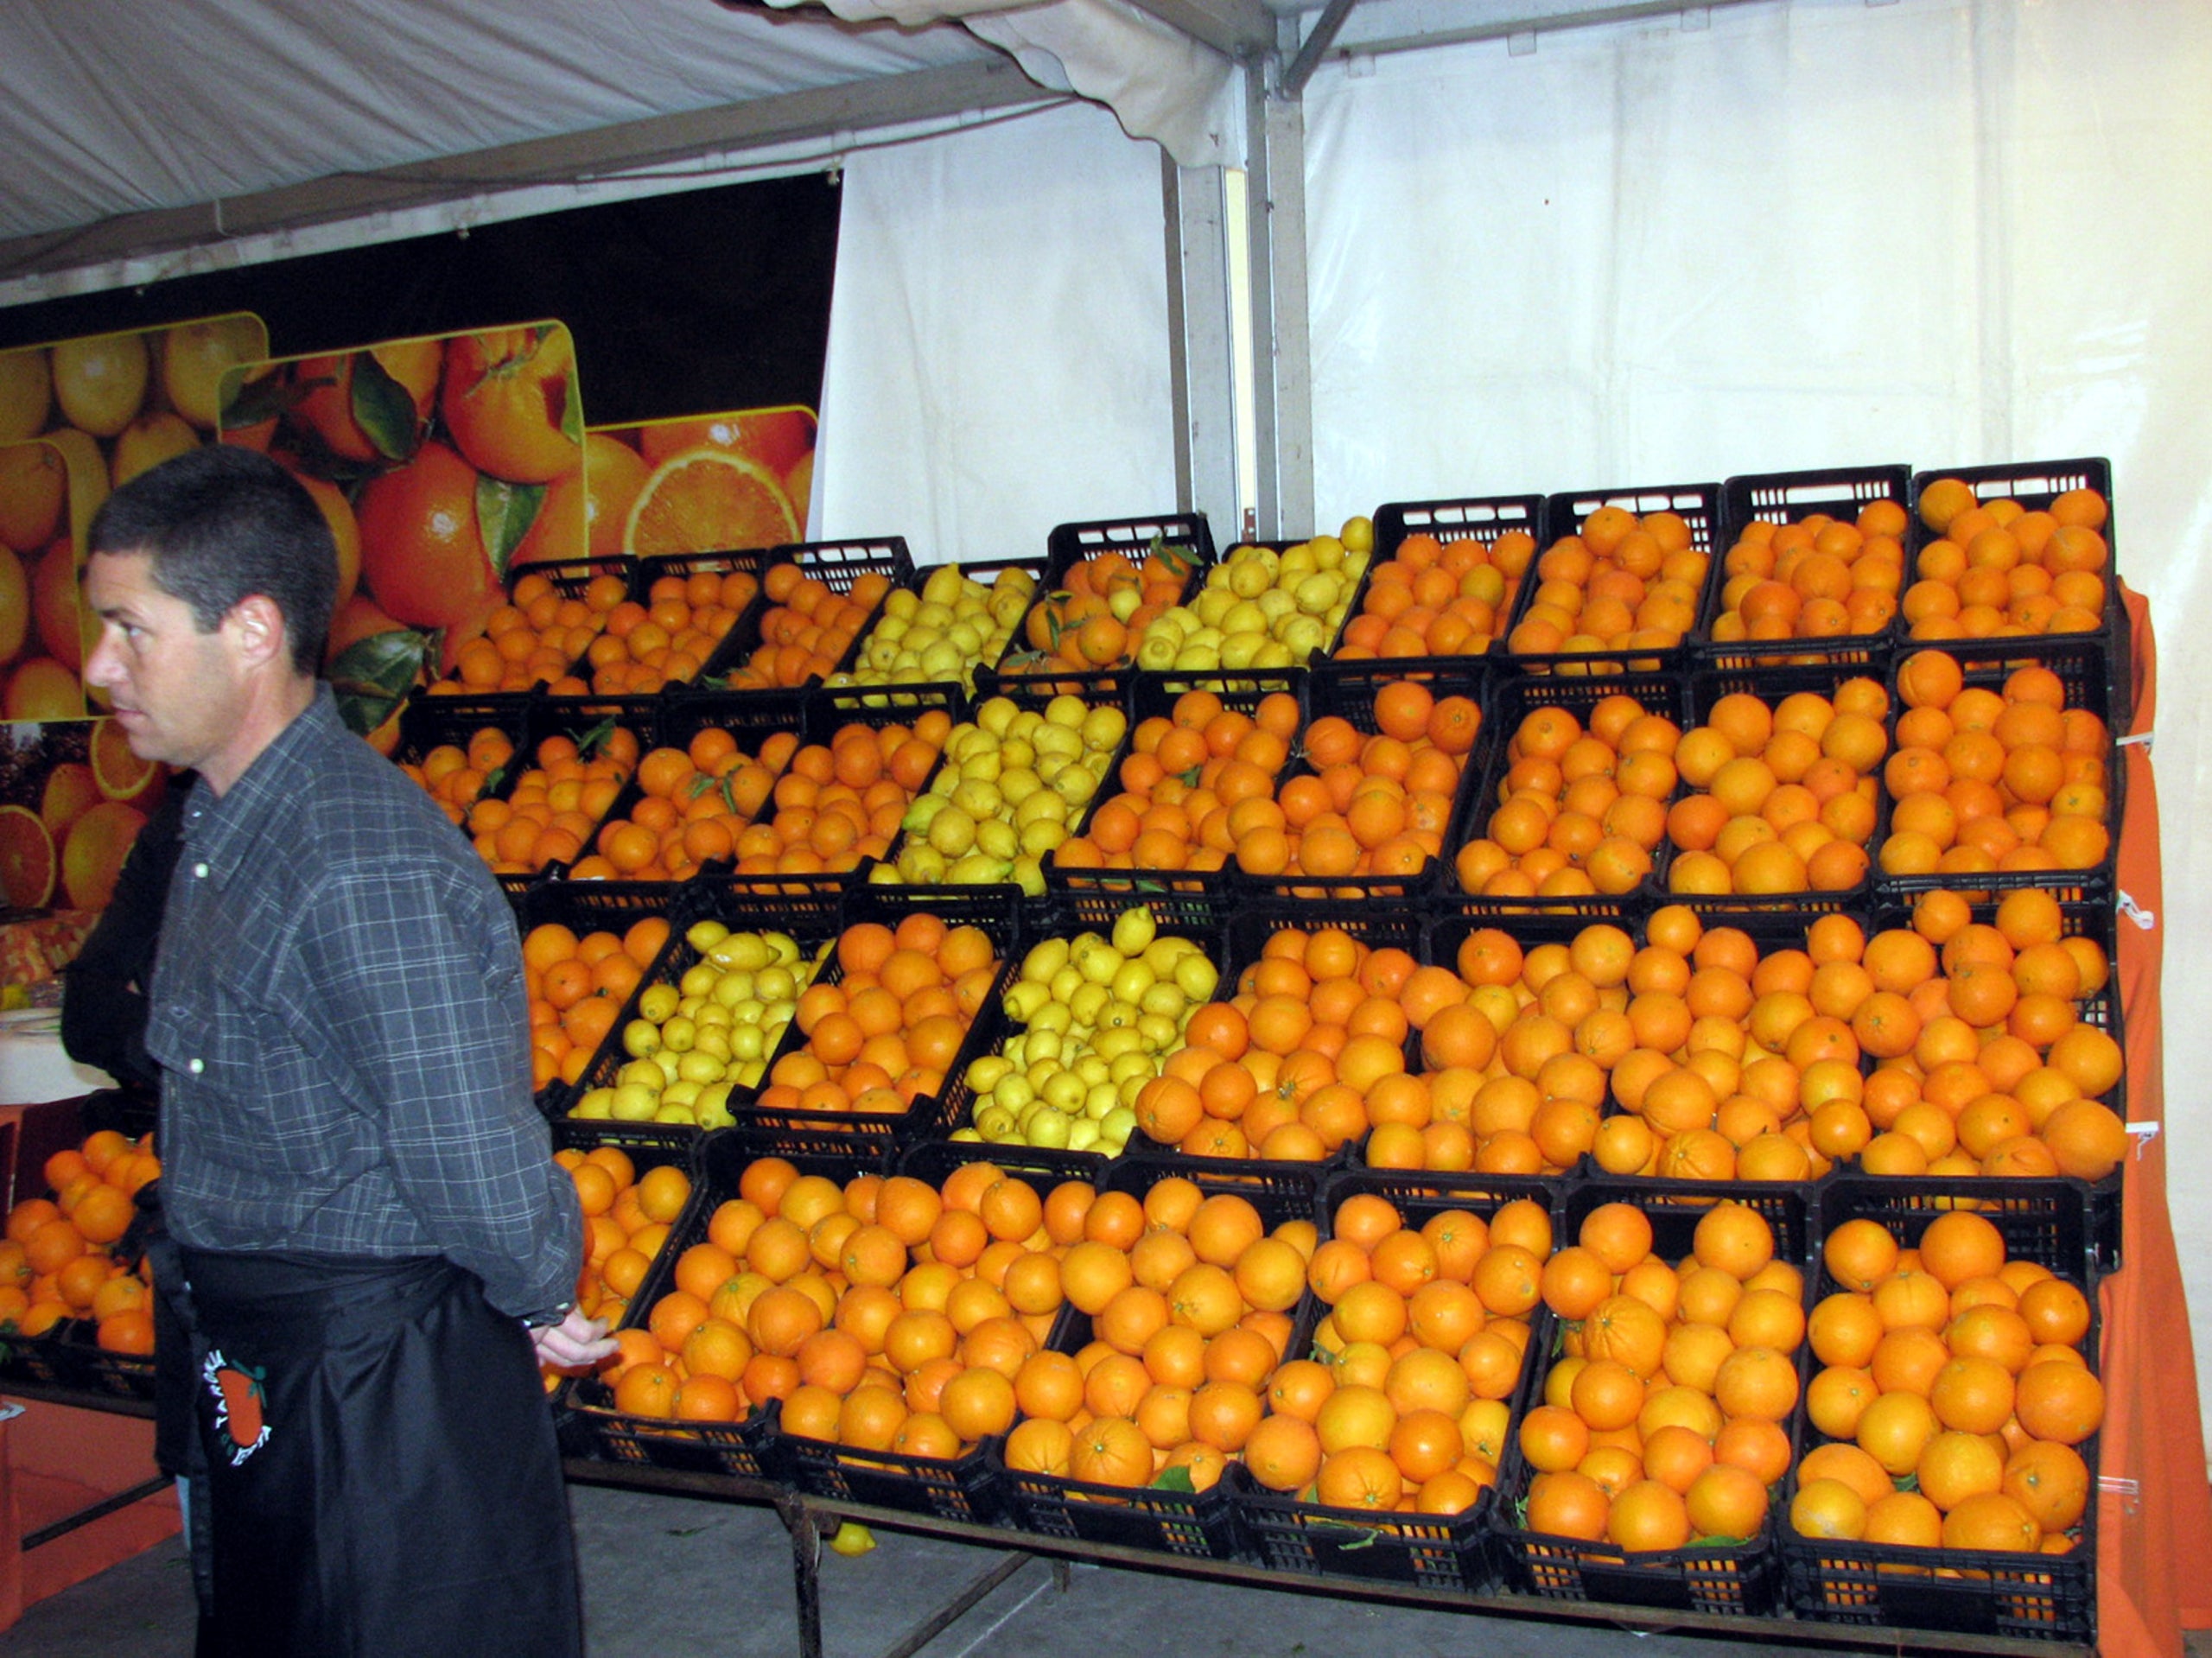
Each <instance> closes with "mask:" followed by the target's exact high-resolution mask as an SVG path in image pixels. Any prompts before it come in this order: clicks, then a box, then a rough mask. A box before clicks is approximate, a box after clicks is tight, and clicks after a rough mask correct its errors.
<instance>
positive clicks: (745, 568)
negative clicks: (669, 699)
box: [634, 550, 768, 685]
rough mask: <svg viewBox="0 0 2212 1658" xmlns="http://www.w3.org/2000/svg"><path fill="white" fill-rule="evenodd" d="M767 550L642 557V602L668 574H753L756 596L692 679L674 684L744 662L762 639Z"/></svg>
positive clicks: (639, 581) (639, 580) (679, 682)
mask: <svg viewBox="0 0 2212 1658" xmlns="http://www.w3.org/2000/svg"><path fill="white" fill-rule="evenodd" d="M767 564H768V556H767V554H766V553H765V552H761V551H757V550H756V551H747V552H719V553H663V554H660V555H658V556H655V557H652V558H645V559H640V560H639V561H638V578H637V586H636V589H635V594H634V596H635V597H636V598H637V600H638V601H639V603H640V604H648V603H650V602H651V596H652V590H653V588H654V586H655V584H656V583H658V581H661V579H662V578H663V577H664V576H676V577H678V578H689V577H691V576H694V575H714V576H722V575H732V574H734V573H737V572H740V571H741V572H743V573H744V574H745V575H749V576H751V577H752V578H753V596H752V597H751V598H749V599H747V600H746V601H745V602H744V603H743V604H742V605H741V606H739V607H738V612H737V619H736V620H734V621H733V622H732V623H731V624H730V625H729V626H728V627H727V628H725V629H723V630H722V634H721V638H718V639H716V640H715V642H714V644H713V645H710V646H709V648H708V651H707V654H706V656H705V657H703V658H702V659H701V661H700V664H699V670H698V672H697V673H696V674H695V675H693V676H692V677H691V678H690V679H688V680H672V681H671V682H670V683H671V684H675V685H685V684H690V683H695V682H696V681H697V680H701V679H704V678H707V677H709V676H712V675H719V674H721V673H724V672H727V671H728V670H729V668H730V667H731V666H733V665H734V664H737V663H741V662H742V661H744V660H745V658H746V657H747V656H749V655H751V654H752V652H753V648H754V647H755V646H757V645H759V644H760V618H761V617H762V616H764V615H766V613H767V610H768V589H767V585H766V582H765V581H763V580H762V577H763V576H764V575H766V572H767Z"/></svg>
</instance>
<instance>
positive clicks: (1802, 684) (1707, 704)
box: [1652, 657, 1897, 919]
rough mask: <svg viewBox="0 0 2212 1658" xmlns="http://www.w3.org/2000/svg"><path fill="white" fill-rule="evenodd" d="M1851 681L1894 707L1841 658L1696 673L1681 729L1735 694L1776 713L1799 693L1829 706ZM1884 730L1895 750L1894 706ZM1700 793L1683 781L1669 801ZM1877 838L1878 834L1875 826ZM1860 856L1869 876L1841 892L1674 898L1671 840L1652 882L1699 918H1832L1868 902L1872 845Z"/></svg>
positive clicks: (1876, 778)
mask: <svg viewBox="0 0 2212 1658" xmlns="http://www.w3.org/2000/svg"><path fill="white" fill-rule="evenodd" d="M1853 679H1870V680H1872V682H1873V683H1875V684H1877V685H1881V686H1883V689H1884V690H1885V694H1886V695H1887V696H1889V698H1890V700H1891V703H1892V704H1894V703H1895V701H1896V692H1895V691H1894V690H1893V689H1890V687H1889V686H1888V685H1887V684H1885V680H1884V677H1883V676H1882V675H1880V674H1879V673H1873V674H1870V673H1869V672H1867V671H1866V664H1862V663H1859V662H1855V661H1851V660H1847V659H1844V658H1841V657H1836V658H1831V659H1829V660H1827V661H1823V662H1820V663H1815V664H1797V665H1793V666H1789V667H1780V668H1728V669H1716V670H1706V671H1702V672H1695V673H1693V674H1691V676H1690V677H1689V721H1688V724H1686V725H1685V727H1684V729H1685V731H1686V732H1687V731H1688V729H1690V728H1691V727H1695V726H1700V725H1702V724H1704V723H1705V722H1706V721H1707V717H1708V716H1709V715H1711V714H1712V712H1713V706H1714V705H1715V704H1716V703H1718V702H1719V701H1720V699H1721V698H1722V697H1724V696H1735V695H1738V694H1741V695H1745V696H1754V697H1757V698H1758V700H1759V701H1760V702H1764V703H1765V704H1766V705H1767V707H1768V708H1779V707H1780V706H1781V705H1782V703H1783V702H1784V701H1785V700H1787V699H1788V698H1789V697H1791V696H1796V695H1798V694H1799V693H1801V692H1810V693H1812V694H1814V695H1815V696H1821V697H1825V698H1827V699H1828V700H1829V701H1830V702H1833V701H1834V697H1835V694H1836V692H1837V691H1838V690H1840V689H1841V688H1842V687H1843V685H1844V684H1845V683H1847V682H1848V681H1851V680H1853ZM1885 729H1886V732H1887V735H1888V741H1889V743H1890V745H1891V747H1893V746H1894V745H1895V742H1896V736H1897V721H1896V709H1895V708H1894V706H1892V707H1891V709H1890V714H1889V717H1888V719H1887V721H1885ZM1890 752H1891V748H1888V747H1885V750H1884V753H1883V758H1884V759H1885V761H1886V759H1888V756H1889V753H1890ZM1868 775H1870V776H1871V777H1872V779H1873V784H1874V788H1875V791H1876V799H1877V803H1878V801H1879V797H1880V789H1881V772H1879V770H1877V771H1875V772H1872V773H1869V774H1868ZM1700 792H1703V791H1699V790H1694V789H1693V788H1692V787H1691V786H1690V785H1689V783H1688V781H1687V780H1683V781H1681V782H1679V783H1677V784H1676V785H1675V793H1674V795H1673V797H1672V800H1676V801H1678V800H1681V799H1683V798H1685V797H1688V796H1689V795H1691V794H1694V793H1700ZM1670 804H1671V801H1670ZM1878 810H1879V807H1878V804H1877V811H1878ZM1877 833H1878V829H1877ZM1860 850H1862V851H1864V852H1865V853H1866V856H1867V873H1866V874H1865V875H1864V876H1863V877H1862V878H1861V879H1860V880H1858V881H1856V882H1854V883H1853V884H1852V885H1851V886H1847V887H1843V888H1840V889H1823V890H1815V889H1813V888H1811V887H1808V888H1807V889H1806V890H1804V891H1802V892H1796V893H1710V894H1707V893H1677V892H1675V891H1673V890H1672V889H1671V886H1670V875H1671V872H1672V870H1673V868H1674V866H1675V860H1676V859H1677V858H1679V857H1681V855H1682V854H1681V850H1680V849H1679V848H1676V847H1675V844H1674V842H1673V841H1672V839H1671V838H1669V839H1663V840H1662V841H1661V842H1660V843H1659V850H1658V852H1657V854H1656V858H1655V861H1654V866H1653V869H1652V880H1653V881H1654V883H1655V885H1656V886H1657V887H1658V888H1659V890H1660V893H1661V896H1660V898H1659V900H1658V901H1659V902H1661V903H1665V904H1683V905H1688V906H1689V907H1690V908H1691V909H1693V910H1695V911H1697V912H1699V913H1700V915H1703V914H1705V913H1706V912H1718V911H1728V912H1736V913H1739V914H1741V913H1757V912H1773V913H1776V914H1779V915H1794V916H1800V917H1804V918H1808V919H1809V918H1812V917H1813V916H1815V915H1824V914H1833V913H1835V912H1839V911H1844V910H1863V909H1865V908H1866V905H1868V904H1870V903H1871V902H1872V896H1873V888H1874V880H1873V873H1872V871H1873V854H1874V843H1873V842H1872V841H1871V840H1870V842H1869V843H1868V844H1866V845H1865V846H1863V847H1861V848H1860Z"/></svg>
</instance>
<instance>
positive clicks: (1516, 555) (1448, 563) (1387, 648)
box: [1336, 530, 1536, 662]
mask: <svg viewBox="0 0 2212 1658" xmlns="http://www.w3.org/2000/svg"><path fill="white" fill-rule="evenodd" d="M1535 551H1536V542H1535V537H1533V536H1531V535H1529V532H1528V531H1527V530H1504V531H1503V532H1501V533H1500V534H1499V535H1498V536H1497V537H1496V539H1494V540H1491V541H1484V539H1482V538H1481V537H1478V536H1465V537H1459V538H1458V539H1456V540H1452V541H1439V540H1438V539H1437V538H1436V537H1434V536H1432V535H1428V534H1427V533H1424V532H1417V533H1415V534H1414V535H1410V536H1408V537H1406V538H1405V539H1404V540H1403V541H1402V542H1400V543H1398V549H1397V551H1396V552H1395V553H1393V554H1392V555H1391V556H1389V558H1388V559H1387V560H1385V561H1384V562H1382V563H1380V564H1377V565H1376V567H1375V573H1374V574H1373V575H1370V577H1369V578H1368V581H1367V596H1366V597H1365V598H1364V599H1363V600H1361V601H1360V607H1359V614H1358V615H1357V616H1355V617H1354V618H1352V619H1351V621H1350V622H1348V623H1346V624H1345V625H1344V643H1343V644H1342V645H1339V646H1338V649H1337V652H1336V659H1337V660H1338V661H1339V662H1354V661H1360V660H1363V659H1365V658H1368V657H1457V656H1480V655H1482V654H1483V652H1484V651H1488V650H1489V649H1490V647H1491V643H1492V642H1493V641H1494V640H1497V639H1499V638H1503V637H1504V634H1505V622H1506V618H1507V617H1508V616H1510V614H1511V613H1512V610H1513V600H1514V597H1515V595H1516V594H1518V593H1519V592H1520V591H1521V577H1522V574H1523V573H1524V572H1525V571H1526V570H1527V569H1528V568H1529V559H1530V558H1532V557H1533V556H1535Z"/></svg>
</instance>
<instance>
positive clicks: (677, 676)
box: [585, 570, 760, 696]
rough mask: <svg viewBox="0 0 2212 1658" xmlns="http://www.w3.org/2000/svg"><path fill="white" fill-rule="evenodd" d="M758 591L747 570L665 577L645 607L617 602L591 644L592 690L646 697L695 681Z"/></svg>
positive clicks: (756, 580) (757, 583) (648, 596)
mask: <svg viewBox="0 0 2212 1658" xmlns="http://www.w3.org/2000/svg"><path fill="white" fill-rule="evenodd" d="M593 585H594V587H595V586H597V585H598V584H597V582H596V581H594V584H593ZM758 592H760V578H759V577H757V576H755V575H753V573H752V572H751V571H750V570H728V571H722V572H716V571H713V570H701V571H698V572H696V573H695V574H693V575H689V576H683V575H664V576H662V577H661V578H660V579H659V580H658V581H655V582H654V583H653V584H652V588H651V589H650V590H649V591H648V592H647V593H646V594H645V603H644V604H642V605H640V604H637V603H635V602H633V601H632V600H623V601H622V602H621V603H620V604H617V605H616V606H614V607H613V610H612V611H611V612H610V613H609V614H608V615H607V631H606V632H605V633H603V634H602V635H601V636H600V637H599V638H595V639H594V640H592V641H591V642H590V645H589V647H588V650H587V651H586V652H585V656H586V658H587V659H588V661H589V662H590V664H591V689H593V690H594V692H596V693H597V694H598V695H600V696H651V695H652V693H653V692H655V691H658V689H660V688H661V687H662V686H664V685H668V684H684V683H689V682H690V681H691V680H693V679H696V678H697V677H698V675H699V670H701V669H702V668H703V667H705V666H706V664H707V658H708V657H711V656H712V655H714V653H715V646H716V645H719V644H721V640H722V636H723V635H724V634H726V633H728V632H729V631H730V629H731V628H733V627H734V626H737V619H738V617H739V616H740V615H741V614H742V613H744V610H745V607H746V606H747V605H749V604H751V603H752V602H753V594H756V593H758Z"/></svg>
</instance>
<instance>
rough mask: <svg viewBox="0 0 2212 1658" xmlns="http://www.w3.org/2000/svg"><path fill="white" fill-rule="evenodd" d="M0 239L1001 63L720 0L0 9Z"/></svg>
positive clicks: (109, 1)
mask: <svg viewBox="0 0 2212 1658" xmlns="http://www.w3.org/2000/svg"><path fill="white" fill-rule="evenodd" d="M0 28H4V32H5V36H6V38H7V40H8V41H9V49H8V52H7V53H6V54H5V57H4V60H0V94H4V95H0V154H4V155H6V156H7V157H8V158H9V165H8V167H7V168H5V169H4V171H0V238H4V237H20V236H23V235H26V234H30V233H34V232H48V231H54V230H60V229H66V228H69V227H72V226H80V225H85V224H89V223H92V222H94V221H97V220H99V219H106V218H109V217H111V216H113V215H116V214H121V213H137V212H143V211H145V210H147V209H151V208H162V207H175V206H187V205H190V204H193V203H198V202H205V201H212V200H220V199H222V198H224V197H226V196H239V195H246V194H253V193H256V192H259V191H264V190H267V189H270V188H272V187H278V186H283V185H289V184H296V183H299V182H301V181H305V180H309V179H316V178H323V177H327V176H331V175H343V174H347V173H356V172H363V171H368V170H372V169H378V168H392V167H398V166H404V165H406V164H408V163H410V162H426V161H429V160H434V159H439V158H444V157H450V156H463V155H467V154H468V153H469V152H472V151H475V150H480V149H488V148H492V147H495V146H499V145H506V144H512V143H517V142H519V141H523V140H527V139H532V138H541V137H548V136H552V135H558V134H564V133H574V132H579V131H588V130H592V129H595V128H601V127H607V126H614V125H618V124H624V123H629V122H635V121H638V120H640V119H643V118H650V117H653V116H657V115H666V114H671V113H677V112H682V111H697V110H703V109H710V108H714V107H717V106H721V105H732V104H741V103H745V102H747V101H750V100H753V99H758V98H772V97H775V96H778V95H779V94H785V93H790V92H804V91H808V90H811V89H817V88H821V87H826V86H838V85H841V84H844V83H849V82H853V81H856V80H863V79H874V78H876V77H881V76H886V75H895V74H900V73H907V72H910V71H914V70H919V69H929V68H934V67H943V66H945V65H949V64H956V63H961V62H963V61H973V60H978V59H988V58H990V57H993V56H994V55H995V53H994V51H993V49H992V48H989V47H987V46H984V45H982V43H980V42H979V41H976V40H975V39H974V38H973V37H972V36H970V35H968V34H967V33H966V32H965V31H963V30H961V29H956V28H951V27H939V28H931V29H915V30H898V29H888V28H881V27H878V28H874V29H856V28H852V27H849V26H847V25H844V24H841V23H838V22H834V21H832V20H830V19H829V17H827V16H817V17H815V18H812V19H809V20H798V19H786V18H784V17H782V16H775V15H772V14H767V13H763V12H759V11H754V10H730V9H725V8H723V7H721V6H717V5H715V4H713V3H711V0H598V3H594V4H591V5H588V6H587V5H583V4H581V3H576V0H548V3H525V0H488V3H477V4H465V3H462V0H380V3H377V4H374V5H367V6H312V5H305V4H299V3H282V0H194V4H192V5H190V6H176V7H162V6H146V5H143V4H139V3H135V0H67V3H60V0H0Z"/></svg>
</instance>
